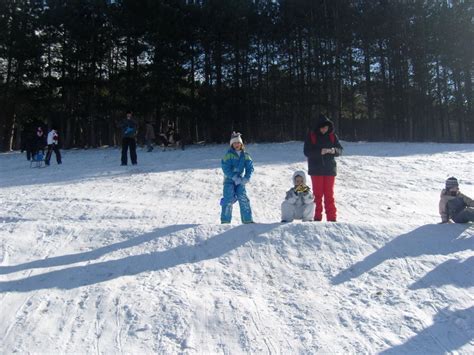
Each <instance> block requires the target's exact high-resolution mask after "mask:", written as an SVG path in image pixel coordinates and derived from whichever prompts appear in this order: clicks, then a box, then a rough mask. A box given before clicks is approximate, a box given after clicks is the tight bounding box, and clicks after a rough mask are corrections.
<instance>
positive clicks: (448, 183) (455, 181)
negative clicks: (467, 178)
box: [446, 176, 459, 190]
mask: <svg viewBox="0 0 474 355" xmlns="http://www.w3.org/2000/svg"><path fill="white" fill-rule="evenodd" d="M458 186H459V183H458V179H456V178H455V177H454V176H451V177H450V178H448V179H447V180H446V190H449V189H451V188H453V187H458Z"/></svg>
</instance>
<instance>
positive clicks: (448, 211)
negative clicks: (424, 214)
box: [439, 177, 474, 223]
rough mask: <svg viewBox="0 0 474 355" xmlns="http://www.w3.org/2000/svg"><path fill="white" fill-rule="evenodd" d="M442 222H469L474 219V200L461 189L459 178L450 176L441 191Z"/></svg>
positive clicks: (440, 209)
mask: <svg viewBox="0 0 474 355" xmlns="http://www.w3.org/2000/svg"><path fill="white" fill-rule="evenodd" d="M439 214H440V215H441V223H449V221H450V220H453V222H455V223H467V222H473V221H474V201H473V200H472V199H470V198H469V197H467V196H466V195H464V194H462V193H461V191H459V183H458V179H456V178H455V177H450V178H449V179H447V180H446V186H445V188H444V189H443V190H442V191H441V198H440V200H439Z"/></svg>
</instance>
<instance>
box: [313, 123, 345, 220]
mask: <svg viewBox="0 0 474 355" xmlns="http://www.w3.org/2000/svg"><path fill="white" fill-rule="evenodd" d="M342 149H343V148H342V146H341V143H339V139H338V137H337V135H336V134H335V133H334V124H333V123H332V121H331V120H329V119H328V118H327V117H326V116H324V115H320V116H319V121H318V124H317V125H316V127H315V128H314V129H313V130H311V131H310V132H309V134H308V136H307V137H306V140H305V142H304V155H305V156H306V157H307V158H308V174H309V175H310V176H311V182H312V184H313V193H314V202H315V203H316V210H315V213H314V220H315V221H321V220H322V214H323V198H324V210H325V211H326V219H327V220H328V221H331V222H335V221H336V220H337V209H336V203H335V200H334V183H335V180H336V175H337V164H336V159H335V158H336V157H338V156H340V155H341V154H342Z"/></svg>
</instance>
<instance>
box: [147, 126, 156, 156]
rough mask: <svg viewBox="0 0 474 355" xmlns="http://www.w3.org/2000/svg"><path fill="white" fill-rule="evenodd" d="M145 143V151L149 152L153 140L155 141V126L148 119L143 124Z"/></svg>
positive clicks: (151, 148)
mask: <svg viewBox="0 0 474 355" xmlns="http://www.w3.org/2000/svg"><path fill="white" fill-rule="evenodd" d="M145 128H146V130H145V144H146V146H147V152H151V151H152V150H153V142H154V141H155V138H156V136H155V128H154V127H153V124H152V123H151V122H150V121H147V122H146V126H145Z"/></svg>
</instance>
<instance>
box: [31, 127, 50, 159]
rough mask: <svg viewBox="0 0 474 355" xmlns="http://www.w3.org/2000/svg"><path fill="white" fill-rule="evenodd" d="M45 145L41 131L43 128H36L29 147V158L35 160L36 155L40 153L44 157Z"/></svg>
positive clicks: (44, 138)
mask: <svg viewBox="0 0 474 355" xmlns="http://www.w3.org/2000/svg"><path fill="white" fill-rule="evenodd" d="M46 145H47V142H46V136H45V134H44V131H43V127H41V126H37V127H36V134H35V136H34V138H33V140H32V146H31V157H32V159H33V160H37V158H36V155H37V154H38V153H39V152H41V153H42V155H44V147H45V146H46Z"/></svg>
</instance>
